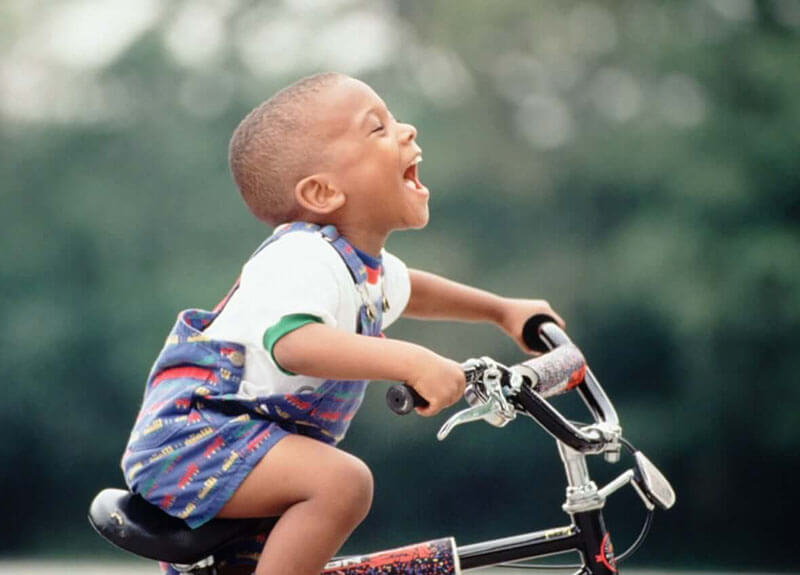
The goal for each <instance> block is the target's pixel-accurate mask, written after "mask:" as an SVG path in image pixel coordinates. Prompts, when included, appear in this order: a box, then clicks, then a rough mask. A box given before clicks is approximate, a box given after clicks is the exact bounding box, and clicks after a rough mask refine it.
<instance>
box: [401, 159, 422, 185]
mask: <svg viewBox="0 0 800 575" xmlns="http://www.w3.org/2000/svg"><path fill="white" fill-rule="evenodd" d="M421 161H422V156H417V157H416V158H414V160H413V161H412V162H411V165H409V166H408V167H407V168H406V170H405V172H403V184H404V185H405V186H406V187H407V188H410V189H412V190H424V189H425V186H423V185H422V182H420V181H419V167H418V166H419V163H420V162H421Z"/></svg>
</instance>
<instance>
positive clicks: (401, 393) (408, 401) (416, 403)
mask: <svg viewBox="0 0 800 575" xmlns="http://www.w3.org/2000/svg"><path fill="white" fill-rule="evenodd" d="M386 403H387V404H388V405H389V409H391V410H392V411H394V412H395V413H396V414H397V415H406V414H407V413H411V410H412V409H414V408H415V407H427V406H428V400H427V399H425V398H424V397H422V396H421V395H420V394H419V393H417V391H416V390H415V389H414V388H413V387H409V386H407V385H406V384H405V383H403V384H395V385H393V386H391V387H390V388H389V389H388V390H386Z"/></svg>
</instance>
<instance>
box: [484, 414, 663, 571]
mask: <svg viewBox="0 0 800 575" xmlns="http://www.w3.org/2000/svg"><path fill="white" fill-rule="evenodd" d="M570 423H572V424H575V423H577V422H573V421H570ZM619 439H620V443H621V444H622V445H623V446H624V447H625V449H626V450H627V451H628V452H629V453H631V454H633V453H635V452H636V448H635V447H634V446H633V444H632V443H631V442H630V441H628V440H627V439H625V438H624V437H621V436H620V438H619ZM652 524H653V510H652V509H648V510H647V515H646V516H645V518H644V524H643V525H642V529H641V530H640V531H639V535H638V536H637V537H636V539H635V540H634V542H633V543H631V545H630V546H629V547H628V548H627V549H626V550H625V551H624V552H622V553H621V554H620V555H619V556H618V557H616V562H617V563H622V562H623V561H625V560H626V559H627V558H628V557H630V556H631V555H633V554H634V553H636V551H637V550H638V549H639V547H641V545H642V543H644V540H645V538H646V537H647V534H648V533H649V532H650V526H651V525H652ZM497 567H504V568H506V569H553V570H555V569H583V568H584V567H585V565H578V564H577V563H575V564H568V563H564V564H555V565H547V564H542V563H500V564H498V565H497Z"/></svg>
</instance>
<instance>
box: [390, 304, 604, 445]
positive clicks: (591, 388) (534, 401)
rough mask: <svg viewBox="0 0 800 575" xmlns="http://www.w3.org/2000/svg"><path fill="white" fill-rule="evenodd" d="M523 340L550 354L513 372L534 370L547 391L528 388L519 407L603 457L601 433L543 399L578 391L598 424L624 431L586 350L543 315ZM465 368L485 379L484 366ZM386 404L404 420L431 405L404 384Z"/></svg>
mask: <svg viewBox="0 0 800 575" xmlns="http://www.w3.org/2000/svg"><path fill="white" fill-rule="evenodd" d="M534 337H535V339H534ZM523 340H524V341H525V344H526V345H527V346H528V347H530V348H531V349H534V350H544V351H545V352H546V353H544V355H542V356H539V357H537V358H533V359H531V360H528V361H526V362H524V363H522V364H520V365H518V366H514V367H512V368H511V370H515V369H516V370H518V371H521V372H522V371H524V369H528V370H531V371H533V372H534V373H535V375H536V378H537V381H535V382H532V383H534V384H535V383H537V382H538V381H539V380H542V383H543V386H542V387H541V388H537V386H534V388H531V386H529V385H523V386H522V387H520V389H519V392H518V393H517V395H516V396H515V398H514V399H515V401H516V403H517V404H518V405H519V406H521V407H522V409H523V410H524V412H525V413H526V414H528V415H530V416H531V417H532V418H533V419H535V420H536V421H537V422H538V423H539V424H540V425H541V426H542V427H544V428H545V430H546V431H547V432H548V433H550V434H551V435H553V436H554V437H555V438H556V439H558V440H559V441H561V442H563V443H565V444H566V445H568V446H570V447H572V448H573V449H575V450H577V451H581V452H589V451H597V450H598V448H601V447H602V446H603V444H604V443H605V439H604V438H603V437H601V436H599V435H598V434H596V433H586V432H584V431H582V430H581V429H578V428H577V427H576V426H574V425H573V424H572V423H570V422H569V421H568V420H567V419H566V418H565V417H564V416H563V415H561V413H560V412H559V411H558V410H557V409H555V408H554V407H553V406H552V405H551V404H550V403H549V402H548V401H546V400H545V399H544V397H543V395H542V394H544V395H554V394H555V393H558V392H560V391H566V390H567V389H571V388H572V387H576V388H577V390H578V393H579V394H580V396H581V399H583V401H584V403H585V404H586V406H587V408H588V409H589V411H590V412H591V414H592V417H593V418H594V420H595V422H597V423H603V424H607V425H610V426H612V427H618V426H619V418H618V417H617V412H616V410H615V409H614V406H613V405H612V404H611V401H610V400H609V398H608V396H607V395H606V393H605V391H604V390H603V388H602V387H601V386H600V384H599V383H598V382H597V379H596V378H595V377H594V374H593V373H592V372H591V370H590V369H589V367H588V366H587V365H586V364H585V360H583V356H582V354H581V353H580V350H578V348H577V347H576V346H575V345H574V344H573V343H572V341H571V340H570V338H569V336H567V334H566V333H565V332H564V331H563V330H562V329H561V328H560V327H559V326H558V325H557V324H556V323H554V322H553V318H552V317H550V316H547V315H543V314H540V315H536V316H533V317H531V318H530V319H529V320H528V321H527V322H526V324H525V327H524V329H523ZM558 348H562V350H563V351H558V352H556V351H555V350H558ZM462 368H463V369H464V373H465V376H466V379H467V383H471V382H472V381H473V380H474V378H475V377H476V375H477V374H479V373H480V370H481V362H480V361H477V362H476V361H475V360H470V361H467V362H465V363H463V364H462ZM543 376H544V377H543ZM581 376H582V377H581ZM548 391H549V393H548ZM386 399H387V402H388V404H389V407H390V408H391V409H392V411H394V412H395V413H397V414H400V415H405V414H407V413H410V412H411V411H412V410H413V409H414V408H415V407H424V406H426V405H427V404H428V402H427V401H426V400H425V399H424V398H423V397H422V396H421V395H419V394H418V393H417V392H416V391H415V390H414V389H413V388H411V387H409V386H407V385H404V384H403V385H394V386H392V387H390V388H389V390H388V392H387V394H386Z"/></svg>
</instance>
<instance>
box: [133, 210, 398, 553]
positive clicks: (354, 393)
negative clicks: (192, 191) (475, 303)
mask: <svg viewBox="0 0 800 575" xmlns="http://www.w3.org/2000/svg"><path fill="white" fill-rule="evenodd" d="M292 232H295V233H300V232H306V233H319V234H321V235H322V237H323V238H325V240H327V241H328V242H330V244H331V245H332V246H333V247H334V248H335V249H336V251H337V252H338V253H339V255H340V256H341V257H342V259H343V260H344V262H345V264H346V265H347V267H348V269H349V270H350V273H351V275H352V277H353V281H354V282H355V287H356V289H357V291H358V293H359V294H360V296H361V299H362V305H361V307H360V310H359V317H358V322H357V330H358V333H361V334H364V335H370V336H378V335H380V330H381V321H382V314H383V311H384V309H385V307H386V305H387V303H386V300H385V297H381V300H380V301H377V302H376V301H370V299H369V296H368V295H367V293H368V292H367V289H366V284H365V282H366V281H367V272H366V269H365V267H364V264H363V263H362V262H361V260H360V258H359V257H358V255H357V254H356V253H355V250H354V249H353V247H352V246H351V245H350V244H349V243H348V242H347V240H345V239H344V237H342V236H341V235H339V234H338V232H337V231H336V229H335V228H334V227H333V226H326V227H324V228H322V229H320V228H319V226H316V225H313V224H307V223H304V222H296V223H293V224H285V225H283V226H280V227H278V228H276V230H275V232H274V233H273V235H272V236H270V237H269V238H267V240H266V241H265V242H264V243H263V244H261V246H260V247H259V248H258V249H257V250H256V252H255V253H254V254H253V255H254V256H255V255H256V254H257V253H259V252H260V251H261V250H262V249H264V248H266V247H267V246H268V245H269V244H271V243H272V242H274V241H276V240H278V239H279V238H281V237H282V236H283V235H285V234H287V233H292ZM381 281H383V278H381ZM238 285H239V282H238V280H237V282H236V284H235V285H234V286H233V288H231V290H230V292H228V294H227V295H226V296H225V298H224V299H223V300H222V301H221V302H220V304H219V305H218V306H217V307H216V308H214V310H213V311H211V312H209V311H204V310H197V309H189V310H184V311H182V312H181V313H179V314H178V319H177V322H176V323H175V326H174V327H173V329H172V331H171V332H170V334H169V336H168V337H167V340H166V342H165V345H164V348H163V349H162V350H161V353H160V354H159V356H158V358H157V360H156V362H155V365H154V366H153V369H152V371H151V372H150V375H149V377H148V379H147V386H146V388H145V394H144V402H143V405H142V408H141V410H140V412H139V416H138V418H137V420H136V423H135V425H134V429H133V432H132V433H131V437H130V440H129V442H128V447H127V449H126V450H125V454H124V455H123V458H122V470H123V472H124V474H125V480H126V482H127V483H128V486H129V487H130V489H131V490H132V491H135V492H136V493H140V494H141V495H142V496H143V497H144V498H145V499H147V500H148V501H149V502H151V503H153V504H154V505H158V506H159V507H160V508H161V509H163V510H164V511H166V512H167V513H169V514H170V515H173V516H176V517H180V518H182V519H184V520H185V521H186V522H187V523H188V524H189V525H190V526H191V527H198V526H200V525H202V524H203V523H205V522H206V521H208V520H210V519H211V518H213V517H214V516H216V515H217V513H218V512H219V510H220V509H221V508H222V507H223V506H224V505H225V503H226V502H227V501H228V499H229V498H230V497H231V495H232V494H233V492H234V491H235V490H236V488H237V487H238V486H239V485H240V484H241V482H242V481H243V480H244V478H245V477H246V476H247V475H248V473H249V472H250V471H251V470H252V468H253V467H254V466H255V465H256V464H257V463H258V462H259V461H260V460H261V459H262V458H263V457H264V455H265V454H266V453H267V451H269V449H270V448H271V447H272V446H273V445H275V443H277V442H278V441H279V440H280V439H281V438H283V437H285V436H286V435H287V434H289V433H297V434H301V435H305V436H308V437H312V438H315V439H319V440H321V441H324V442H326V443H329V444H336V443H338V442H339V441H340V440H341V439H342V438H343V437H344V434H345V432H346V431H347V428H348V426H349V424H350V420H351V419H352V417H353V415H354V414H355V412H356V411H357V410H358V408H359V406H360V405H361V401H362V399H363V397H364V390H365V387H366V382H365V381H339V380H327V381H325V382H323V383H322V384H321V385H320V386H319V387H318V388H317V389H315V390H313V391H307V392H298V393H295V394H284V395H272V396H269V397H257V398H247V397H243V396H241V395H238V394H237V392H238V390H239V383H240V381H241V379H242V375H243V372H244V358H245V348H244V346H242V345H240V344H237V343H232V342H225V341H217V340H212V339H210V338H208V337H207V336H205V335H204V334H203V330H204V329H205V328H206V327H208V326H209V325H210V324H211V322H212V321H213V320H214V318H216V316H217V315H218V314H219V313H220V311H222V309H223V307H224V306H225V304H226V303H227V301H228V300H229V299H230V297H231V296H232V295H233V293H234V291H235V290H236V289H237V287H238ZM266 327H267V326H265V328H266ZM258 545H263V538H262V540H261V541H257V542H255V544H251V545H250V549H249V550H248V551H247V552H246V553H245V555H247V558H249V559H250V560H253V559H257V557H258V553H259V552H260V550H261V547H259V546H258Z"/></svg>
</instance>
